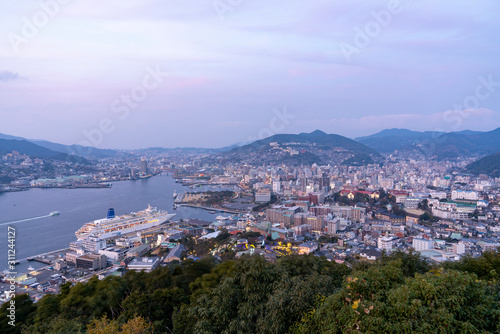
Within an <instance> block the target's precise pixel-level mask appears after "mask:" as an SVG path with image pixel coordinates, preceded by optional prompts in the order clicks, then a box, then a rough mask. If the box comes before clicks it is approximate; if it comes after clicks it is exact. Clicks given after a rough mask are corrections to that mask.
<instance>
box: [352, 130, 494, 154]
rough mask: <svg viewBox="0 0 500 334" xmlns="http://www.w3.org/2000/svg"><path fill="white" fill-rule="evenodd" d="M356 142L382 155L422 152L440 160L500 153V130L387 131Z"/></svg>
mask: <svg viewBox="0 0 500 334" xmlns="http://www.w3.org/2000/svg"><path fill="white" fill-rule="evenodd" d="M356 140H357V141H358V142H360V143H362V144H364V145H366V146H368V147H370V148H372V149H374V150H377V151H379V152H381V153H393V152H394V151H396V150H397V151H400V152H405V153H409V152H420V153H423V154H425V155H427V156H430V157H436V158H438V159H444V158H456V157H458V156H460V155H472V154H492V153H494V152H497V151H500V128H498V129H495V130H492V131H487V132H480V131H470V130H465V131H460V132H438V131H425V132H419V131H411V130H407V129H388V130H383V131H381V132H379V133H376V134H374V135H371V136H366V137H359V138H356Z"/></svg>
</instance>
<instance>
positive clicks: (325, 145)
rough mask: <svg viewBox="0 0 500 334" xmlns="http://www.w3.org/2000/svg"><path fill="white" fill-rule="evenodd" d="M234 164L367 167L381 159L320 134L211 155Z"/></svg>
mask: <svg viewBox="0 0 500 334" xmlns="http://www.w3.org/2000/svg"><path fill="white" fill-rule="evenodd" d="M215 157H216V158H219V159H224V160H227V161H235V162H249V163H255V164H262V163H291V164H313V163H317V164H327V163H335V164H340V163H342V162H344V161H346V160H348V159H349V160H348V161H349V163H351V164H368V163H373V162H378V161H381V160H382V156H381V155H380V153H378V152H377V151H375V150H373V149H371V148H369V147H367V146H365V145H363V144H361V143H358V142H356V141H354V140H352V139H349V138H346V137H343V136H340V135H336V134H326V133H325V132H323V131H319V130H316V131H313V132H311V133H304V132H303V133H299V134H276V135H273V136H271V137H268V138H264V139H261V140H257V141H255V142H253V143H250V144H247V145H243V146H241V147H236V148H233V149H231V150H230V151H229V152H224V153H220V154H217V155H215Z"/></svg>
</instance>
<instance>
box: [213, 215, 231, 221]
mask: <svg viewBox="0 0 500 334" xmlns="http://www.w3.org/2000/svg"><path fill="white" fill-rule="evenodd" d="M215 219H217V220H226V219H229V217H224V216H217V217H215Z"/></svg>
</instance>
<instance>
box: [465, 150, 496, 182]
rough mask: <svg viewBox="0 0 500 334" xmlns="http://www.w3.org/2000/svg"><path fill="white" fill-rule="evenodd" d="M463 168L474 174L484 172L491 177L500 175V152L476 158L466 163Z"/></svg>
mask: <svg viewBox="0 0 500 334" xmlns="http://www.w3.org/2000/svg"><path fill="white" fill-rule="evenodd" d="M465 169H467V170H468V171H469V172H471V173H472V174H475V175H479V174H486V175H488V176H491V177H500V152H497V153H495V154H491V155H487V156H485V157H483V158H481V159H479V160H476V161H474V162H472V163H470V164H468V165H467V166H466V167H465Z"/></svg>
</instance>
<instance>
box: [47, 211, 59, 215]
mask: <svg viewBox="0 0 500 334" xmlns="http://www.w3.org/2000/svg"><path fill="white" fill-rule="evenodd" d="M60 214H61V213H60V212H59V211H52V212H51V213H49V216H58V215H60Z"/></svg>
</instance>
